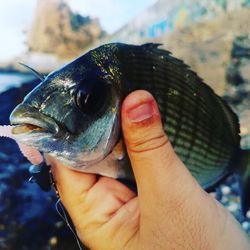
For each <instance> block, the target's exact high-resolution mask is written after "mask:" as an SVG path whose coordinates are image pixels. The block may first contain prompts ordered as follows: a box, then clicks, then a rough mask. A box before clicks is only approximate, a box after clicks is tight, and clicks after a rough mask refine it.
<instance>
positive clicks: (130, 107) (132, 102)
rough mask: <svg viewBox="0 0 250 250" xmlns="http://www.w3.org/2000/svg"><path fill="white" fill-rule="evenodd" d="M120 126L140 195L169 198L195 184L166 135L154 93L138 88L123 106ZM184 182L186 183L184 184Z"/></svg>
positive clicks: (184, 191)
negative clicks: (164, 195)
mask: <svg viewBox="0 0 250 250" xmlns="http://www.w3.org/2000/svg"><path fill="white" fill-rule="evenodd" d="M122 128H123V134H124V140H125V143H126V146H127V151H128V155H129V158H130V161H131V164H132V167H133V171H134V175H135V178H136V182H137V186H138V193H139V197H140V196H141V197H142V198H143V196H145V199H146V200H147V203H148V199H149V197H150V195H152V197H151V198H152V199H154V198H157V199H158V198H159V197H157V196H158V195H160V196H161V197H162V192H164V194H167V195H166V196H167V197H168V198H169V199H171V197H173V198H174V199H175V198H176V197H177V198H178V199H179V198H180V197H179V196H178V195H177V194H176V192H179V193H180V195H181V194H182V195H186V194H187V193H186V192H187V191H188V190H191V189H192V188H193V187H194V185H195V187H196V188H197V186H198V185H197V183H196V181H195V180H194V178H193V177H192V175H191V174H190V173H189V171H188V170H187V169H186V167H185V166H184V164H183V163H182V162H181V161H180V159H179V158H178V156H177V155H176V154H175V152H174V150H173V148H172V145H171V143H170V142H169V140H168V137H167V135H166V134H165V132H164V130H163V127H162V123H161V117H160V113H159V109H158V107H157V103H156V101H155V100H154V98H153V96H152V95H151V94H150V93H148V92H146V91H144V90H137V91H135V92H133V93H131V94H130V95H129V96H127V98H126V99H125V101H124V102H123V105H122ZM183 182H184V183H185V185H183Z"/></svg>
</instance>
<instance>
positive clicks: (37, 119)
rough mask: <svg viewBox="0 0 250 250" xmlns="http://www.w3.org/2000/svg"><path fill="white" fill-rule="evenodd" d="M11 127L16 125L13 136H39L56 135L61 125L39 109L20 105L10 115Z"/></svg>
mask: <svg viewBox="0 0 250 250" xmlns="http://www.w3.org/2000/svg"><path fill="white" fill-rule="evenodd" d="M10 123H11V125H15V127H14V128H13V129H12V134H14V135H20V134H38V133H43V134H44V133H46V134H53V135H56V134H58V133H59V130H60V129H59V125H58V124H57V123H56V122H55V121H54V120H53V119H52V118H51V117H48V116H47V115H44V114H42V113H41V112H40V111H39V110H38V109H36V108H34V107H31V106H29V105H26V104H19V105H18V106H17V107H16V108H15V109H14V110H13V111H12V113H11V115H10Z"/></svg>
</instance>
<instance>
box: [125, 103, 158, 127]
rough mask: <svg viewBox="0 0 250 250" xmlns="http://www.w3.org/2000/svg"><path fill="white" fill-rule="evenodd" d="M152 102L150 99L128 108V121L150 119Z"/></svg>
mask: <svg viewBox="0 0 250 250" xmlns="http://www.w3.org/2000/svg"><path fill="white" fill-rule="evenodd" d="M152 104H153V103H152V101H150V102H146V103H142V104H140V105H139V106H136V107H134V108H131V109H129V110H128V111H127V114H128V118H129V119H130V121H132V122H135V123H136V122H142V121H145V120H147V119H150V118H151V117H152V116H153V112H154V110H153V106H152Z"/></svg>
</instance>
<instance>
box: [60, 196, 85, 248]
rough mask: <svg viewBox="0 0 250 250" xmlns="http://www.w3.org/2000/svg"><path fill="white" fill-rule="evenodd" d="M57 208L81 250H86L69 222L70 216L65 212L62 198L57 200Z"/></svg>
mask: <svg viewBox="0 0 250 250" xmlns="http://www.w3.org/2000/svg"><path fill="white" fill-rule="evenodd" d="M55 208H56V211H57V213H58V214H59V216H60V217H61V219H62V220H63V221H65V222H66V225H67V226H68V227H69V229H70V231H71V232H72V233H73V235H74V236H75V239H76V242H77V245H78V247H79V249H80V250H84V249H83V248H82V246H81V243H80V240H79V238H78V236H77V234H76V231H75V230H74V228H72V227H71V225H70V222H69V220H68V216H67V214H66V212H65V209H64V207H63V205H62V203H61V199H60V198H59V199H58V200H57V202H56V204H55ZM59 209H61V211H62V213H61V212H60V210H59Z"/></svg>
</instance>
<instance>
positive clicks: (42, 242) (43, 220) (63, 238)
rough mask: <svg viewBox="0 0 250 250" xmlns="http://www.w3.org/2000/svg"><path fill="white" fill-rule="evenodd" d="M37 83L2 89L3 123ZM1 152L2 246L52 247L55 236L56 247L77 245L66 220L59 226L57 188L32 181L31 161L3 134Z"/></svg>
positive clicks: (0, 242) (0, 200)
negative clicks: (45, 190) (47, 190)
mask: <svg viewBox="0 0 250 250" xmlns="http://www.w3.org/2000/svg"><path fill="white" fill-rule="evenodd" d="M36 84H37V81H33V82H29V83H26V84H24V85H22V86H21V87H20V88H12V89H9V90H7V91H5V92H3V93H0V124H8V122H9V121H8V117H9V114H10V112H11V110H12V109H13V108H14V107H15V106H16V105H17V104H18V103H19V102H20V101H21V100H22V98H23V97H24V96H25V95H26V94H27V93H28V92H29V91H30V90H31V89H32V88H34V86H36ZM0 152H1V153H0V169H1V172H0V249H2V250H5V249H6V250H7V249H20V250H22V249H24V250H27V249H28V250H29V249H37V250H40V249H41V250H42V249H50V248H49V245H50V244H52V245H53V244H55V239H54V238H53V237H56V239H57V242H56V243H58V245H59V244H61V245H60V246H61V247H60V248H59V247H58V248H56V249H64V248H63V245H64V243H65V242H66V243H65V244H66V246H68V249H77V244H76V241H75V238H74V236H73V234H72V233H71V231H70V230H69V229H68V228H67V226H66V225H65V223H64V224H63V226H61V227H60V228H58V227H57V224H58V220H60V217H59V215H58V214H57V212H56V209H55V202H56V200H57V198H56V196H55V194H54V192H53V191H50V192H48V193H45V192H43V191H41V189H40V188H39V187H38V185H37V184H31V183H29V182H28V179H29V172H28V169H29V166H30V164H29V163H28V162H27V161H26V159H24V157H23V156H22V155H21V153H20V151H19V149H18V147H17V145H16V143H15V142H14V141H13V140H10V139H4V138H1V143H0ZM50 239H52V240H51V241H50ZM53 249H54V248H53Z"/></svg>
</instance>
